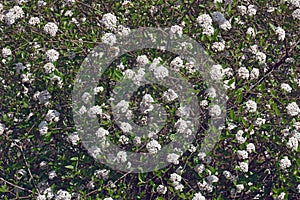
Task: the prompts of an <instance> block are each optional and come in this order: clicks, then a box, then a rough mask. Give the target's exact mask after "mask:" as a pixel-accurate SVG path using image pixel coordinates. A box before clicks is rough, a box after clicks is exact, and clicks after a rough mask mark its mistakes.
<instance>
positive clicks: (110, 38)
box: [101, 33, 117, 46]
mask: <svg viewBox="0 0 300 200" xmlns="http://www.w3.org/2000/svg"><path fill="white" fill-rule="evenodd" d="M101 40H102V42H103V43H104V44H107V45H110V46H113V45H114V44H115V43H116V41H117V38H116V36H115V34H113V33H105V34H104V35H103V36H102V38H101Z"/></svg>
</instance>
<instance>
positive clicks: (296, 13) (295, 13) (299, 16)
mask: <svg viewBox="0 0 300 200" xmlns="http://www.w3.org/2000/svg"><path fill="white" fill-rule="evenodd" d="M292 16H293V18H294V19H298V20H300V8H298V9H296V10H294V11H293V13H292Z"/></svg>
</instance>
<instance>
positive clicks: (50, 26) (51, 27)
mask: <svg viewBox="0 0 300 200" xmlns="http://www.w3.org/2000/svg"><path fill="white" fill-rule="evenodd" d="M44 31H45V32H46V33H47V34H49V35H50V36H52V37H54V36H56V32H57V31H58V26H57V25H56V24H55V23H53V22H48V23H47V24H46V25H45V26H44Z"/></svg>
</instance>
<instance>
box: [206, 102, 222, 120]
mask: <svg viewBox="0 0 300 200" xmlns="http://www.w3.org/2000/svg"><path fill="white" fill-rule="evenodd" d="M221 114H222V110H221V108H220V106H219V105H212V106H209V115H210V116H212V117H218V116H220V115H221Z"/></svg>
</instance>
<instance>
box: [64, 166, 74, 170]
mask: <svg viewBox="0 0 300 200" xmlns="http://www.w3.org/2000/svg"><path fill="white" fill-rule="evenodd" d="M65 168H67V169H71V170H73V169H74V166H73V165H67V166H65Z"/></svg>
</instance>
